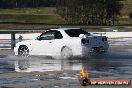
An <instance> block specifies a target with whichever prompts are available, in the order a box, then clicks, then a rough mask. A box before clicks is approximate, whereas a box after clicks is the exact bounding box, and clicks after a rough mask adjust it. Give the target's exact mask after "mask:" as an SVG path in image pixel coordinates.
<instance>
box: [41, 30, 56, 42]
mask: <svg viewBox="0 0 132 88" xmlns="http://www.w3.org/2000/svg"><path fill="white" fill-rule="evenodd" d="M54 38H55V32H54V31H47V32H45V33H42V34H41V35H40V38H39V40H52V39H54Z"/></svg>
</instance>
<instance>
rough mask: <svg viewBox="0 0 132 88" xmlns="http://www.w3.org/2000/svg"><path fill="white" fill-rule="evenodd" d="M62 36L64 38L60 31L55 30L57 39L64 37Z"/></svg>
mask: <svg viewBox="0 0 132 88" xmlns="http://www.w3.org/2000/svg"><path fill="white" fill-rule="evenodd" d="M62 38H63V36H62V34H61V33H60V32H59V31H56V32H55V39H62Z"/></svg>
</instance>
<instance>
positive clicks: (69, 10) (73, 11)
mask: <svg viewBox="0 0 132 88" xmlns="http://www.w3.org/2000/svg"><path fill="white" fill-rule="evenodd" d="M122 7H123V4H122V3H121V0H57V12H58V13H59V14H60V15H61V16H62V17H63V18H64V19H65V20H67V22H68V23H69V24H84V25H86V24H87V25H115V23H116V22H117V20H116V19H117V18H118V17H119V15H120V10H121V9H122Z"/></svg>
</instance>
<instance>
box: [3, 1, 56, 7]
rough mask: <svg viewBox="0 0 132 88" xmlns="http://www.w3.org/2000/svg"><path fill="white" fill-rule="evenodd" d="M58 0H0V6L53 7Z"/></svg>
mask: <svg viewBox="0 0 132 88" xmlns="http://www.w3.org/2000/svg"><path fill="white" fill-rule="evenodd" d="M56 1H57V0H0V8H26V7H30V8H31V7H52V6H56Z"/></svg>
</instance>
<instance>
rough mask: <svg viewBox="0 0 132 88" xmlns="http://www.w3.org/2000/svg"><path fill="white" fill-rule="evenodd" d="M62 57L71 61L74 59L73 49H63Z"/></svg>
mask: <svg viewBox="0 0 132 88" xmlns="http://www.w3.org/2000/svg"><path fill="white" fill-rule="evenodd" d="M61 57H62V58H63V59H70V58H72V57H73V52H72V49H70V48H69V47H66V46H65V47H63V48H62V50H61Z"/></svg>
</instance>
